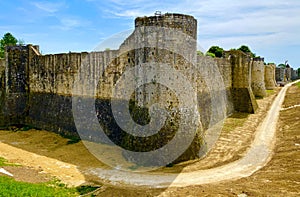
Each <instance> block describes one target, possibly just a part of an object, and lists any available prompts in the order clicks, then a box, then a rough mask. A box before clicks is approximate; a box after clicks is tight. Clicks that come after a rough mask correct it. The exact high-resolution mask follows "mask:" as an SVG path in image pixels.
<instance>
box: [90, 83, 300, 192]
mask: <svg viewBox="0 0 300 197" xmlns="http://www.w3.org/2000/svg"><path fill="white" fill-rule="evenodd" d="M299 81H300V80H297V81H295V82H292V83H290V84H287V85H286V86H284V87H283V88H282V89H281V91H280V92H279V94H278V95H277V97H276V98H275V100H274V102H273V104H272V106H271V108H270V110H269V111H268V113H267V116H266V117H265V119H264V120H263V122H262V124H261V125H260V126H259V127H258V128H257V131H256V133H255V138H254V140H253V142H252V144H251V147H250V148H249V150H248V151H247V153H246V154H245V156H244V157H243V158H241V159H239V160H237V161H234V162H232V163H228V164H226V165H223V166H220V167H216V168H211V169H207V170H198V171H193V172H185V173H179V174H170V173H166V174H147V173H132V172H125V171H119V170H106V169H99V168H97V169H92V170H91V171H90V172H91V173H92V174H94V175H96V176H98V177H99V178H101V179H105V180H109V181H110V182H111V183H113V184H118V183H120V184H131V185H141V186H148V187H156V188H164V187H170V186H173V187H184V186H188V185H201V184H208V183H214V182H219V181H225V180H230V179H239V178H242V177H248V176H250V175H252V174H253V173H254V172H256V171H257V170H259V169H261V168H262V167H263V166H265V165H266V164H267V163H268V162H269V161H270V160H271V157H272V153H273V149H274V147H275V137H276V135H275V134H276V124H277V121H278V118H279V112H280V110H281V106H282V103H283V101H284V97H285V94H286V91H287V89H288V88H289V87H290V86H291V85H292V84H294V83H297V82H299Z"/></svg>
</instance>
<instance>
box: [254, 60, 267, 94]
mask: <svg viewBox="0 0 300 197" xmlns="http://www.w3.org/2000/svg"><path fill="white" fill-rule="evenodd" d="M251 88H252V91H253V94H254V96H257V97H264V96H266V85H265V65H264V59H263V58H253V60H252V68H251Z"/></svg>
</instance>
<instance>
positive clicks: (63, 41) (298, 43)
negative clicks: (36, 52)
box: [0, 0, 300, 68]
mask: <svg viewBox="0 0 300 197" xmlns="http://www.w3.org/2000/svg"><path fill="white" fill-rule="evenodd" d="M0 8H1V14H0V36H1V37H2V36H3V35H4V34H5V33H6V32H11V33H12V34H13V35H14V36H15V37H17V38H19V39H23V40H24V41H25V42H26V43H33V44H37V45H40V50H41V51H42V53H43V54H47V53H61V52H69V51H77V52H80V51H92V50H93V49H94V48H95V47H96V46H97V45H98V44H99V43H101V41H103V40H105V39H106V38H108V37H110V36H111V35H114V34H117V33H119V32H122V31H126V30H128V29H132V28H133V27H134V18H135V17H137V16H150V15H153V14H154V12H155V11H156V10H160V11H162V13H165V12H169V13H172V12H174V13H183V14H189V15H193V16H194V17H195V18H196V19H197V20H198V42H199V44H200V45H201V46H202V48H203V49H204V50H207V49H208V48H209V47H210V46H212V45H218V46H221V47H223V48H224V49H230V48H238V47H239V46H241V45H242V44H246V45H248V46H250V48H251V50H252V51H253V52H254V53H256V54H257V55H260V56H263V57H265V61H266V62H275V63H277V64H279V63H283V62H284V61H285V60H288V61H289V64H290V65H291V66H292V67H294V68H299V67H300V58H299V57H300V1H299V0H272V1H269V0H252V1H240V0H228V1H224V0H181V1H170V0H165V1H162V0H160V1H157V0H151V1H148V0H130V1H128V0H127V1H122V0H73V1H72V0H70V1H66V0H65V1H64V0H60V1H58V0H53V1H45V0H13V1H10V0H0Z"/></svg>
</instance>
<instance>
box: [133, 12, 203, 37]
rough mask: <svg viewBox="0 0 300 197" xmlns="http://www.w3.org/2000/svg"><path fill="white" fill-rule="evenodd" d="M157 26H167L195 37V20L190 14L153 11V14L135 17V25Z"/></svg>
mask: <svg viewBox="0 0 300 197" xmlns="http://www.w3.org/2000/svg"><path fill="white" fill-rule="evenodd" d="M142 26H157V27H159V26H160V27H169V28H174V29H178V30H181V31H182V32H183V33H186V34H188V35H189V36H192V37H193V38H194V39H195V40H196V39H197V20H196V19H195V18H194V17H193V16H190V15H184V14H175V13H166V14H160V13H159V12H156V13H155V16H149V17H146V16H145V17H138V18H136V19H135V27H136V28H137V27H142Z"/></svg>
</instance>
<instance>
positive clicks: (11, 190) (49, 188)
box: [0, 176, 78, 197]
mask: <svg viewBox="0 0 300 197" xmlns="http://www.w3.org/2000/svg"><path fill="white" fill-rule="evenodd" d="M0 196H20V197H22V196H26V197H27V196H28V197H33V196H36V197H47V196H49V197H50V196H51V197H52V196H58V197H63V196H66V197H67V196H78V193H77V190H76V188H67V187H66V186H65V185H64V184H59V183H57V182H50V183H37V184H33V183H25V182H19V181H15V180H14V179H13V178H10V177H6V176H0Z"/></svg>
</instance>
